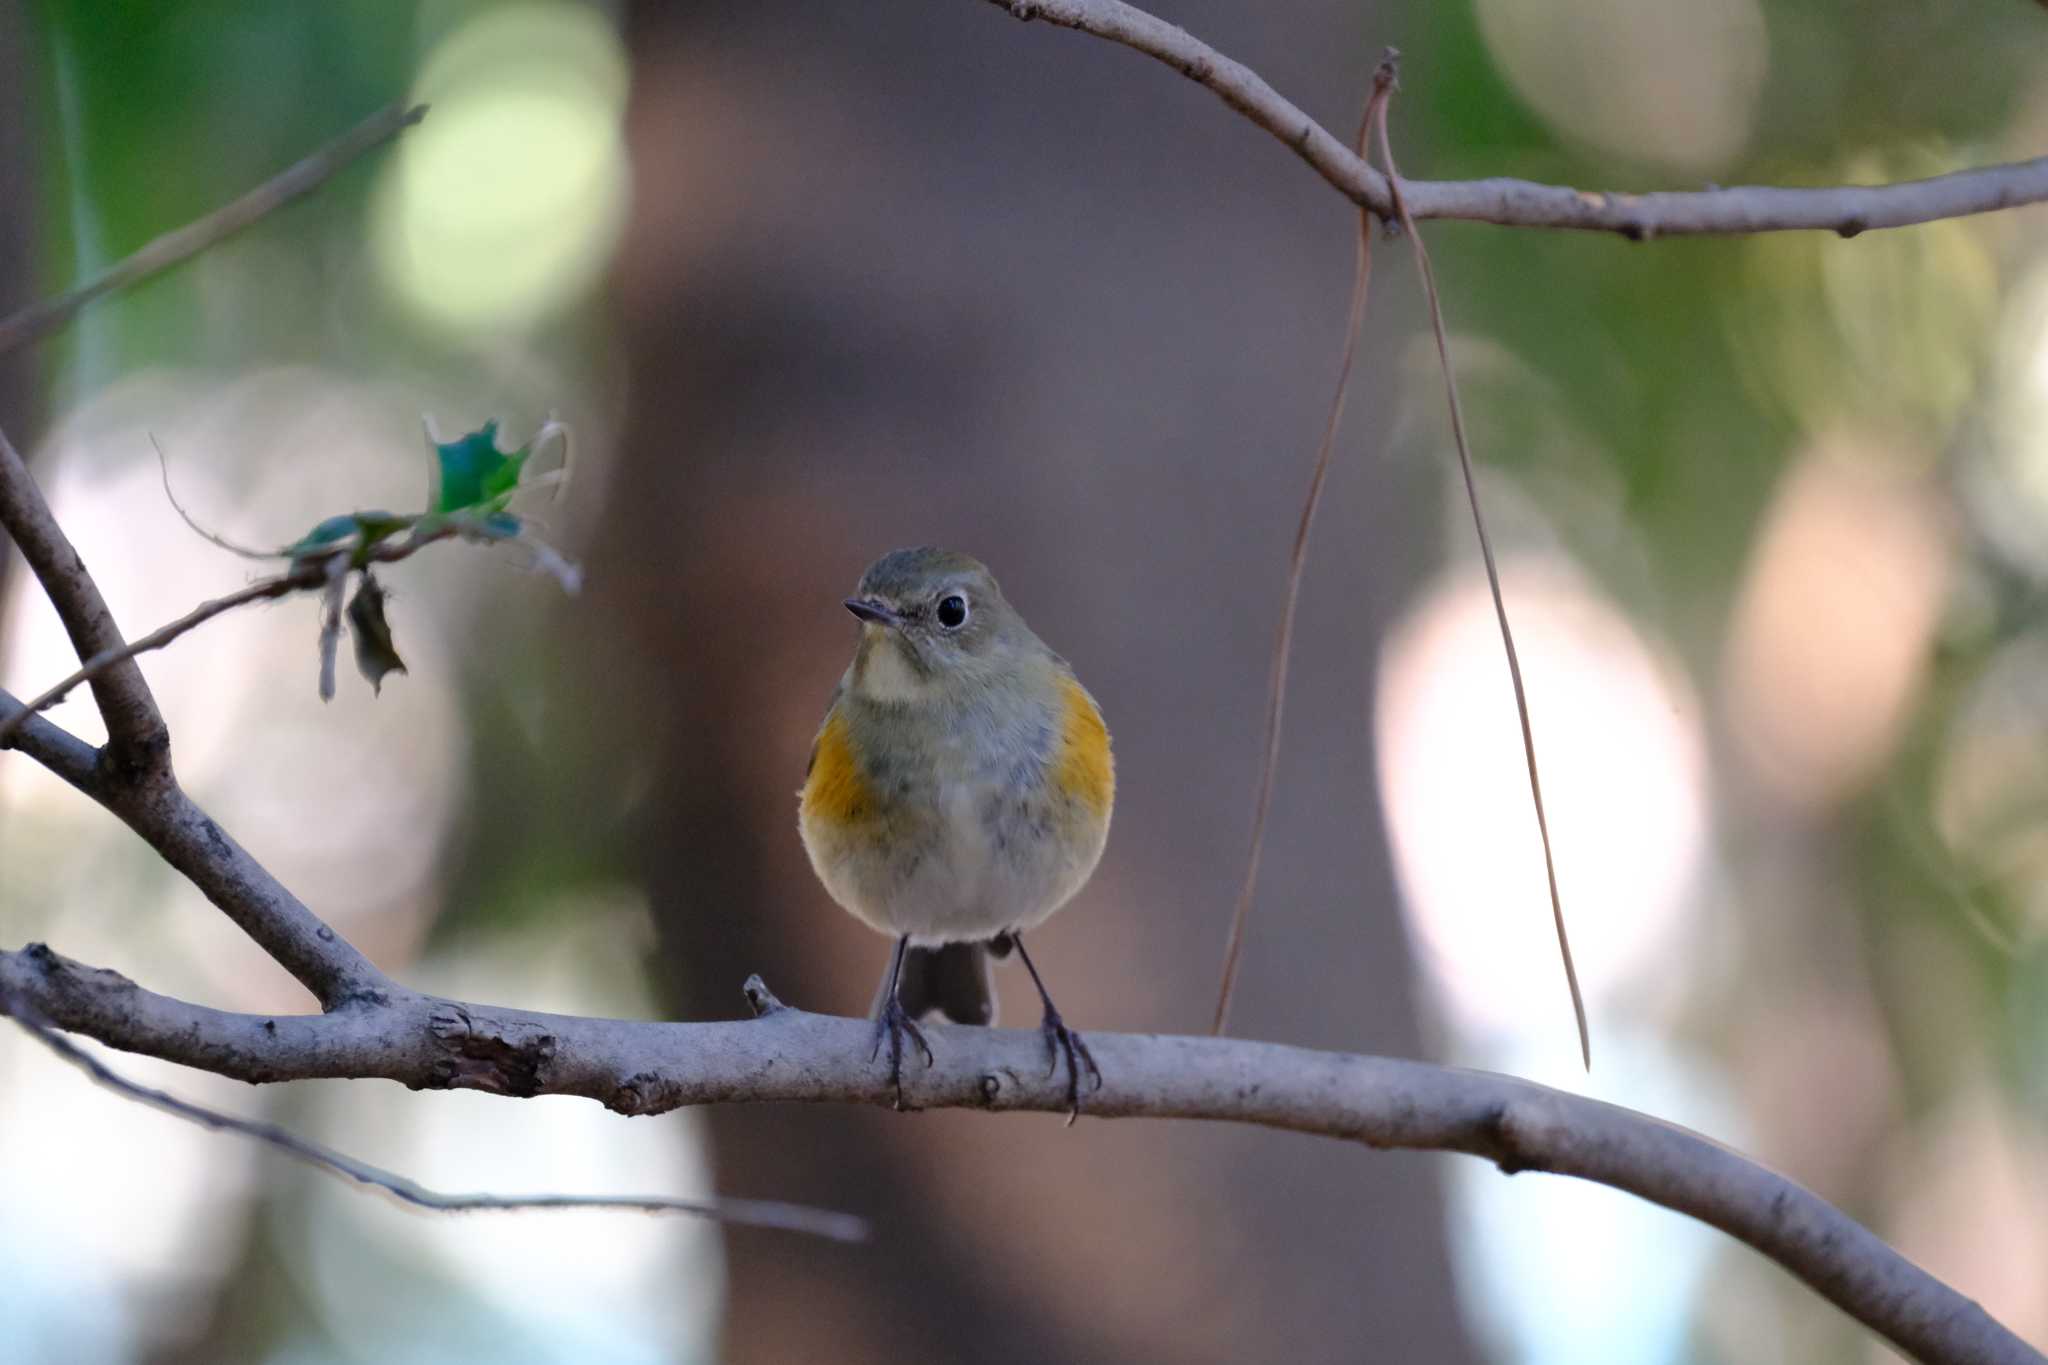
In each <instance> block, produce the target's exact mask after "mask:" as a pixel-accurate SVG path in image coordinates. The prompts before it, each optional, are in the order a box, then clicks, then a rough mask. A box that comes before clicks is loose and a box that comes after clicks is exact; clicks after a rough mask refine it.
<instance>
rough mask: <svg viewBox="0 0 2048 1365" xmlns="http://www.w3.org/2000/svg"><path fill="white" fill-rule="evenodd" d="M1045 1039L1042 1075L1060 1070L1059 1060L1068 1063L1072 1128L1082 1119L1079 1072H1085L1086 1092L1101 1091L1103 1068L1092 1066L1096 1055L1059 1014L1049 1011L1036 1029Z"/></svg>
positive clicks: (1068, 1106)
mask: <svg viewBox="0 0 2048 1365" xmlns="http://www.w3.org/2000/svg"><path fill="white" fill-rule="evenodd" d="M1039 1031H1040V1032H1041V1033H1043V1034H1044V1035H1045V1074H1046V1076H1047V1077H1050V1076H1051V1075H1052V1074H1053V1072H1055V1071H1057V1070H1058V1069H1059V1065H1060V1058H1061V1056H1062V1055H1064V1056H1065V1058H1066V1062H1067V1126H1068V1127H1070V1128H1071V1127H1073V1125H1074V1120H1075V1119H1077V1118H1079V1117H1080V1116H1081V1068H1082V1067H1084V1066H1085V1067H1086V1068H1087V1069H1088V1076H1089V1079H1090V1081H1091V1084H1090V1085H1089V1087H1088V1088H1089V1089H1091V1090H1100V1089H1102V1068H1101V1067H1099V1066H1097V1065H1096V1064H1095V1054H1094V1053H1092V1052H1090V1051H1089V1050H1088V1044H1087V1043H1086V1042H1084V1041H1082V1038H1081V1035H1080V1034H1078V1033H1076V1032H1074V1031H1073V1030H1072V1029H1070V1028H1068V1027H1067V1022H1066V1020H1064V1019H1062V1018H1060V1012H1059V1011H1058V1010H1056V1009H1052V1008H1050V1007H1048V1008H1047V1009H1046V1011H1045V1022H1044V1023H1043V1024H1041V1025H1039Z"/></svg>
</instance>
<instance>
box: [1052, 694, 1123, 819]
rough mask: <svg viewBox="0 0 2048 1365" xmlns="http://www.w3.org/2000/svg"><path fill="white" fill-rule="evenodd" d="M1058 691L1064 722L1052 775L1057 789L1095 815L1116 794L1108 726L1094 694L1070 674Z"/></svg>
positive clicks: (1106, 807)
mask: <svg viewBox="0 0 2048 1365" xmlns="http://www.w3.org/2000/svg"><path fill="white" fill-rule="evenodd" d="M1060 694H1061V696H1062V698H1063V699H1064V700H1065V703H1066V709H1067V719H1066V725H1065V727H1064V729H1063V731H1062V733H1061V735H1060V755H1059V762H1058V765H1057V766H1056V767H1055V768H1054V770H1053V778H1054V780H1055V781H1056V782H1058V783H1059V787H1060V790H1061V791H1063V792H1065V793H1066V794H1067V795H1069V796H1071V797H1073V798H1074V799H1075V800H1077V801H1079V802H1081V803H1082V804H1084V805H1086V806H1087V807H1088V808H1089V809H1090V810H1092V811H1094V812H1095V813H1096V814H1097V815H1105V814H1107V813H1108V811H1109V803H1110V801H1111V800H1112V799H1113V798H1114V797H1115V795H1116V763H1115V760H1113V759H1112V758H1111V757H1110V753H1109V727H1108V726H1106V725H1104V724H1103V723H1102V712H1100V711H1098V710H1096V709H1095V700H1094V698H1092V697H1090V696H1089V695H1088V692H1087V690H1086V689H1085V688H1083V687H1082V686H1081V684H1080V683H1078V682H1076V681H1075V680H1074V679H1073V678H1070V677H1069V678H1062V679H1061V680H1060Z"/></svg>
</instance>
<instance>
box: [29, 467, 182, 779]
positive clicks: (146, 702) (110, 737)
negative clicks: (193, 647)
mask: <svg viewBox="0 0 2048 1365" xmlns="http://www.w3.org/2000/svg"><path fill="white" fill-rule="evenodd" d="M0 528H5V529H6V531H7V534H8V535H10V536H12V537H13V538H14V543H15V545H17V546H18V547H19V548H20V550H21V554H22V558H24V559H26V560H27V561H28V566H29V568H30V569H31V570H32V571H33V572H34V573H35V576H36V581H37V582H39V583H41V584H42V586H43V591H44V592H45V593H47V594H48V595H49V598H50V605H51V606H53V607H55V608H56V609H57V617H58V619H59V620H61V621H62V622H63V623H64V630H65V633H66V634H68V635H69V636H70V637H71V647H72V648H73V649H75V650H77V651H78V657H79V658H80V659H89V658H92V657H93V656H95V655H98V654H105V653H110V652H113V651H115V650H118V649H120V648H121V628H120V627H119V626H117V625H116V624H115V623H114V613H113V612H111V611H109V610H108V609H107V601H106V599H105V598H104V597H102V596H100V590H99V585H98V584H96V583H94V582H93V580H92V574H91V573H90V572H88V571H87V569H86V567H85V561H84V560H82V559H80V558H79V557H78V551H77V550H76V549H74V548H72V545H71V541H70V538H69V537H67V536H66V535H65V534H64V528H63V527H61V526H59V525H58V524H57V518H56V517H55V516H54V515H52V513H51V511H50V504H49V503H48V502H47V501H45V500H44V498H43V490H42V489H41V488H39V487H37V486H36V481H35V476H34V475H32V474H30V473H29V472H28V465H27V464H26V463H25V462H24V461H23V460H22V458H21V455H20V454H19V453H18V452H17V451H16V450H15V449H14V443H13V442H11V441H9V440H8V439H7V434H6V433H5V432H4V431H0ZM92 689H93V700H94V701H95V702H96V703H97V704H98V705H99V710H100V716H101V718H102V719H103V720H105V721H106V725H107V744H108V748H109V749H110V750H111V753H110V755H109V757H111V758H112V759H113V764H112V768H113V771H114V772H115V773H117V774H119V775H120V776H122V777H124V778H127V779H130V780H134V781H137V782H140V781H143V780H145V779H162V778H163V777H164V776H166V775H167V774H168V772H169V770H170V754H171V740H170V735H169V733H168V732H167V731H166V730H165V729H164V718H163V715H162V714H161V713H160V712H159V711H158V710H157V709H156V698H155V697H153V696H151V695H150V691H149V683H148V682H147V681H145V680H144V678H143V676H142V670H141V669H140V668H138V667H137V666H136V665H135V663H134V661H133V660H119V661H116V662H114V663H111V664H109V665H108V666H107V667H106V668H105V669H104V670H102V671H101V672H99V673H96V674H94V675H93V678H92Z"/></svg>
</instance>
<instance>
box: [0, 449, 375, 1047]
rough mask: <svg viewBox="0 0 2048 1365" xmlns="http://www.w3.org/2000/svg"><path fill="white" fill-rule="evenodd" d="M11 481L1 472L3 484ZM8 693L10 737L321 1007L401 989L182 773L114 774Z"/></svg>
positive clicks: (0, 708) (2, 704) (3, 701)
mask: <svg viewBox="0 0 2048 1365" xmlns="http://www.w3.org/2000/svg"><path fill="white" fill-rule="evenodd" d="M4 487H5V480H4V479H0V489H4ZM23 710H24V708H23V706H22V704H21V702H20V701H18V700H17V699H16V698H14V697H13V696H12V695H10V694H8V693H6V692H4V691H0V723H7V722H9V721H15V720H17V719H18V720H19V723H20V728H19V729H18V730H17V731H16V732H15V734H14V735H13V737H12V740H11V743H12V744H13V745H14V747H15V748H16V749H17V750H19V751H20V752H22V753H24V754H26V755H28V756H29V757H30V758H33V759H35V760H36V761H37V762H38V763H41V764H42V765H43V766H44V767H46V768H48V769H49V770H50V771H52V772H54V773H56V774H57V776H59V777H61V778H63V779H64V780H65V781H66V782H69V783H70V784H71V785H72V786H73V787H76V788H77V789H78V790H79V791H80V792H82V793H84V794H85V795H87V796H89V797H91V798H92V799H93V800H95V801H97V802H99V804H100V805H102V806H104V807H106V809H107V810H109V811H111V812H112V813H113V814H115V815H117V816H119V817H120V819H121V821H122V823H124V824H126V825H127V826H128V827H129V828H130V829H132V830H134V831H135V832H136V833H137V834H138V835H140V836H141V837H142V840H143V842H145V843H147V844H148V845H149V846H150V847H151V848H153V849H155V850H156V852H157V854H158V855H159V856H160V857H162V858H163V860H164V861H165V862H166V863H169V864H170V865H171V866H172V867H174V868H176V869H177V870H178V871H179V872H182V873H183V874H184V875H185V877H186V879H187V880H189V881H190V882H191V883H192V884H193V885H194V886H196V887H197V888H199V890H200V891H201V892H202V893H203V894H204V895H205V896H206V898H207V899H208V900H210V901H212V902H213V903H214V905H215V906H217V907H219V908H220V909H221V910H222V911H223V912H224V913H225V914H226V915H227V917H228V918H229V919H231V920H233V921H234V922H235V925H236V927H238V928H239V929H241V931H242V932H243V933H245V934H247V935H248V936H249V937H250V938H252V939H254V940H255V941H256V943H257V944H258V945H259V946H261V947H262V949H263V951H264V952H266V953H268V954H270V956H271V957H272V958H273V959H275V960H276V961H277V963H278V964H279V965H280V966H282V967H284V969H285V970H286V971H289V972H290V973H291V974H292V975H293V976H295V977H297V978H298V979H299V981H300V982H301V983H302V984H303V985H304V986H305V987H306V988H307V989H308V990H310V991H311V992H312V993H313V996H314V998H315V999H317V1000H318V1001H319V1002H320V1005H321V1007H322V1008H323V1009H333V1008H335V1007H337V1006H339V1005H342V1004H346V1003H348V1002H349V1001H352V1000H358V999H375V998H378V997H380V996H382V995H383V994H384V993H386V992H387V991H389V990H392V989H395V988H394V987H393V985H392V982H391V979H390V978H389V977H387V976H385V975H384V973H383V972H381V971H379V970H377V968H376V966H375V965H374V964H373V963H372V962H371V961H370V960H369V959H368V958H366V957H364V956H363V955H362V954H361V953H359V952H357V951H356V949H355V946H354V945H353V944H351V943H349V941H348V940H347V939H344V938H343V937H342V936H341V935H339V934H337V933H335V932H334V930H333V929H332V928H331V927H329V926H328V925H327V924H326V923H324V922H323V921H322V920H321V919H320V917H319V916H318V915H316V914H314V913H313V912H312V911H311V910H310V909H308V908H307V907H306V904H305V902H303V901H301V900H300V899H299V898H298V897H297V896H294V895H293V894H292V893H291V892H290V891H288V890H286V889H285V887H284V885H283V884H282V883H281V882H279V881H278V880H277V878H275V877H273V876H271V875H270V870H269V869H268V868H266V867H264V866H263V864H262V863H260V862H258V861H256V859H255V858H253V857H251V856H250V854H249V851H248V850H247V849H245V848H243V847H242V846H241V845H240V844H238V843H236V842H235V840H234V838H233V837H232V836H231V835H229V834H228V832H227V831H226V830H224V829H222V828H221V827H220V825H219V824H218V823H216V822H215V821H214V819H213V818H212V817H211V816H209V815H208V814H207V813H206V812H205V811H204V810H201V809H200V808H199V805H198V804H197V803H196V802H194V801H193V800H192V798H191V797H189V796H187V795H186V794H185V792H184V790H183V789H182V788H181V787H179V785H178V782H177V778H176V776H175V774H172V773H170V772H168V771H166V772H165V774H164V776H163V779H162V780H161V781H157V782H151V783H147V784H142V785H138V784H136V783H132V782H127V781H121V780H110V779H109V777H108V775H107V764H106V761H105V757H104V754H103V752H102V751H100V750H96V749H94V748H93V747H92V746H91V745H90V744H87V743H86V742H85V741H84V740H82V739H79V738H78V737H77V736H75V735H73V734H71V733H70V732H69V731H67V730H65V729H63V728H62V727H61V726H58V725H55V724H53V723H51V722H50V721H47V720H45V719H43V718H42V717H41V716H35V715H29V716H27V717H25V718H24V717H23V715H22V713H23Z"/></svg>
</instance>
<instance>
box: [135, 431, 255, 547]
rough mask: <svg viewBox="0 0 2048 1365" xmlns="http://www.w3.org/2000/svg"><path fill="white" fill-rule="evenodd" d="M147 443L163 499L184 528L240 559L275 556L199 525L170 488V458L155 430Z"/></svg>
mask: <svg viewBox="0 0 2048 1365" xmlns="http://www.w3.org/2000/svg"><path fill="white" fill-rule="evenodd" d="M149 444H150V446H151V447H152V448H153V449H154V450H155V451H156V472H157V474H158V476H159V477H161V478H162V479H163V484H164V501H165V502H167V503H169V504H170V505H171V510H172V511H173V512H176V513H177V514H178V520H180V521H182V522H184V523H185V526H186V529H188V530H190V531H191V532H192V534H193V535H195V536H198V537H199V538H200V539H201V540H204V541H206V542H207V543H208V544H210V545H215V546H218V547H219V548H220V549H223V550H226V551H227V552H228V553H229V554H231V555H235V556H237V557H239V558H241V559H254V560H260V561H262V562H263V563H266V564H267V563H270V562H272V561H274V560H275V559H276V558H277V552H276V551H275V550H259V549H256V548H255V547H254V546H250V545H237V544H235V542H234V541H232V540H229V539H228V538H227V537H226V536H224V535H222V534H221V533H220V532H218V531H216V530H213V529H212V528H210V527H206V526H201V525H200V524H199V521H198V519H197V518H196V517H194V516H193V515H192V514H191V513H190V512H188V511H186V510H185V504H184V503H182V502H179V501H178V495H177V494H176V493H175V492H173V491H172V490H171V458H170V456H168V455H166V454H164V443H163V442H162V441H159V440H157V438H156V433H155V432H151V433H150V436H149Z"/></svg>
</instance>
